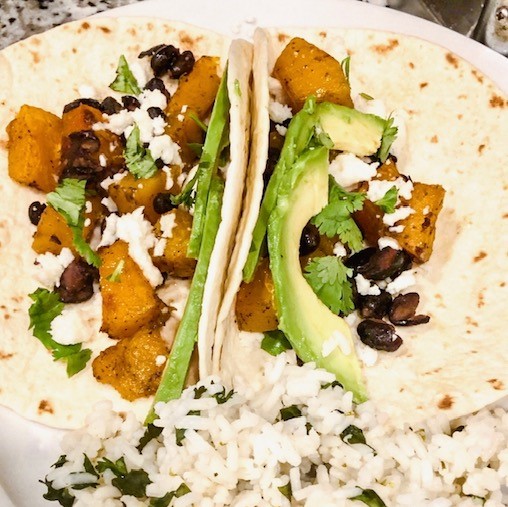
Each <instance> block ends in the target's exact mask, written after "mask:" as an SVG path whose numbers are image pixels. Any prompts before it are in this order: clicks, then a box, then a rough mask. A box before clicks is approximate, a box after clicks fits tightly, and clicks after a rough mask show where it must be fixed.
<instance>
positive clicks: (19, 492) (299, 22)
mask: <svg viewBox="0 0 508 507" xmlns="http://www.w3.org/2000/svg"><path fill="white" fill-rule="evenodd" d="M99 16H106V17H118V16H153V17H159V18H167V19H173V20H179V21H186V22H188V23H193V24H195V25H199V26H203V27H206V28H210V29H212V30H216V31H218V32H222V33H224V34H226V35H229V36H232V37H240V36H243V37H248V36H249V34H251V33H252V32H253V31H254V28H255V26H256V25H260V26H307V27H309V26H316V27H320V28H327V27H348V28H371V29H378V30H386V31H392V32H397V33H402V34H407V35H415V36H418V37H421V38H423V39H426V40H428V41H430V42H434V43H435V44H439V45H441V46H444V47H446V48H447V49H450V50H451V51H453V52H455V53H457V54H458V55H460V56H462V57H463V58H465V59H466V60H468V61H470V62H471V63H472V64H473V65H475V66H476V67H477V68H478V69H479V70H481V71H482V72H483V73H485V74H486V75H488V76H489V77H491V78H492V79H493V80H494V81H495V82H496V83H497V84H498V86H499V87H500V88H501V89H502V90H503V91H504V92H505V93H507V94H508V60H507V59H506V58H504V57H502V56H501V55H499V54H497V53H495V52H494V51H491V50H490V49H488V48H486V47H485V46H482V45H481V44H479V43H477V42H475V41H472V40H470V39H467V38H466V37H463V36H461V35H459V34H457V33H455V32H452V31H451V30H448V29H446V28H443V27H441V26H439V25H436V24H434V23H430V22H428V21H425V20H422V19H419V18H415V17H412V16H409V15H407V14H404V13H400V12H398V11H394V10H391V9H387V8H384V7H376V6H374V5H371V4H366V3H362V2H358V1H356V0H313V1H311V0H277V1H274V0H257V1H256V2H252V3H251V2H242V1H238V0H216V1H210V0H171V1H170V0H151V1H147V2H140V3H135V4H132V5H128V6H126V7H121V8H118V9H114V10H111V11H107V12H104V13H101V14H100V15H99ZM61 433H62V432H61V431H57V430H53V429H50V428H46V427H44V426H41V425H39V424H35V423H31V422H28V421H25V420H24V419H22V418H20V417H19V416H17V415H15V414H13V413H12V412H10V411H8V410H6V409H3V408H1V407H0V507H12V506H15V507H49V506H50V505H53V506H55V505H57V504H56V503H55V502H47V501H45V500H43V499H42V494H43V492H45V490H46V488H45V487H44V486H43V485H42V484H40V483H39V482H38V480H39V479H41V478H43V477H44V476H45V474H46V473H47V471H48V469H49V466H50V465H51V464H52V463H53V462H54V461H55V460H56V459H57V458H58V455H59V450H58V441H59V438H60V435H61ZM2 488H3V489H2Z"/></svg>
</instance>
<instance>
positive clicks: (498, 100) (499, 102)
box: [489, 93, 506, 109]
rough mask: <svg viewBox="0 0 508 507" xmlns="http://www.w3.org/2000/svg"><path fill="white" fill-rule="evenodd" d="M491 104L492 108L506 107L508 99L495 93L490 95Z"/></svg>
mask: <svg viewBox="0 0 508 507" xmlns="http://www.w3.org/2000/svg"><path fill="white" fill-rule="evenodd" d="M489 104H490V107H492V108H496V107H498V108H500V109H503V108H504V107H505V105H506V101H505V100H504V98H503V97H500V96H499V95H496V94H495V93H494V94H492V96H491V97H490V101H489Z"/></svg>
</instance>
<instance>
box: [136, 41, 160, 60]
mask: <svg viewBox="0 0 508 507" xmlns="http://www.w3.org/2000/svg"><path fill="white" fill-rule="evenodd" d="M165 46H166V44H158V45H157V46H154V47H152V48H150V49H147V50H146V51H141V53H139V55H138V58H144V57H145V56H152V55H154V54H155V53H157V51H159V49H162V48H163V47H165Z"/></svg>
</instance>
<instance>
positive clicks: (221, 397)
mask: <svg viewBox="0 0 508 507" xmlns="http://www.w3.org/2000/svg"><path fill="white" fill-rule="evenodd" d="M233 394H235V391H234V390H233V389H231V391H229V392H228V393H227V394H226V388H225V387H223V388H222V391H220V392H218V393H216V394H214V395H213V398H215V399H216V400H217V403H218V404H219V405H222V404H223V403H226V402H227V401H229V400H230V399H231V397H232V396H233Z"/></svg>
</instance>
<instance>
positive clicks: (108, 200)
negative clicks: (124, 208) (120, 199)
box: [101, 197, 118, 213]
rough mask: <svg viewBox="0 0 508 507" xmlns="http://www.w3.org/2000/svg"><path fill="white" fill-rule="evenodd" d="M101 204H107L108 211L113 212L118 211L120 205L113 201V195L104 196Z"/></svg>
mask: <svg viewBox="0 0 508 507" xmlns="http://www.w3.org/2000/svg"><path fill="white" fill-rule="evenodd" d="M101 204H103V205H104V206H106V209H107V210H108V211H110V212H111V213H114V212H115V211H118V206H117V205H116V202H115V201H113V199H112V198H111V197H103V198H102V199H101Z"/></svg>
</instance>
